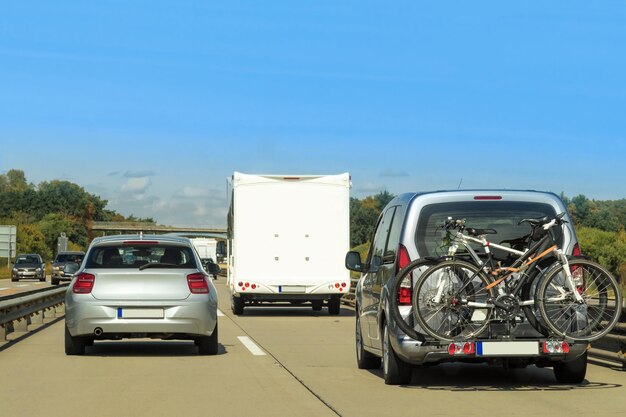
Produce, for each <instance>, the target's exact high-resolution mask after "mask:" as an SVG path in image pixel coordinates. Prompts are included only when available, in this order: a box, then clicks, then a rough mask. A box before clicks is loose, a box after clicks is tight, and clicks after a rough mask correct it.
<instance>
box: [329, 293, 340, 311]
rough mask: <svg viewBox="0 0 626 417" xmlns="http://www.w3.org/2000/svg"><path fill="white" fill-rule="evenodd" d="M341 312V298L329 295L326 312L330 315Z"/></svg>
mask: <svg viewBox="0 0 626 417" xmlns="http://www.w3.org/2000/svg"><path fill="white" fill-rule="evenodd" d="M340 312H341V298H339V297H330V300H328V314H329V315H331V316H337V315H339V313H340Z"/></svg>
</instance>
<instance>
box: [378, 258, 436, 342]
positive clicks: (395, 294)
mask: <svg viewBox="0 0 626 417" xmlns="http://www.w3.org/2000/svg"><path fill="white" fill-rule="evenodd" d="M436 264H437V261H436V260H430V259H416V260H415V261H413V262H411V263H410V264H408V265H407V266H406V267H405V268H404V269H402V270H401V271H400V273H399V274H398V275H397V276H396V279H395V281H394V282H393V285H392V286H391V287H390V289H389V291H390V293H389V294H390V295H389V314H390V315H391V317H392V319H393V320H394V321H395V322H396V324H397V325H398V327H399V328H400V330H402V331H403V332H404V333H405V334H406V335H407V336H409V337H410V338H411V339H414V340H422V341H423V340H424V336H423V335H422V334H420V333H418V332H416V331H415V323H410V322H407V321H406V319H409V320H411V321H413V311H412V308H413V305H412V303H410V302H409V303H408V304H409V305H407V304H406V301H405V300H403V301H404V303H403V304H404V305H405V306H407V307H409V310H410V311H409V312H408V314H405V315H404V316H403V315H402V314H401V313H400V304H399V298H400V296H401V293H400V291H401V290H402V291H403V292H404V294H402V296H403V298H406V292H407V291H408V295H409V296H412V294H413V288H414V283H415V281H416V280H417V278H418V277H419V276H420V275H421V274H422V273H423V272H425V271H426V270H427V269H428V268H430V267H431V266H433V265H436ZM405 313H407V312H406V311H405ZM405 317H406V319H405Z"/></svg>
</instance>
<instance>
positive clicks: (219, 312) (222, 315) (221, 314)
mask: <svg viewBox="0 0 626 417" xmlns="http://www.w3.org/2000/svg"><path fill="white" fill-rule="evenodd" d="M217 317H224V313H222V311H221V310H220V309H219V308H218V309H217Z"/></svg>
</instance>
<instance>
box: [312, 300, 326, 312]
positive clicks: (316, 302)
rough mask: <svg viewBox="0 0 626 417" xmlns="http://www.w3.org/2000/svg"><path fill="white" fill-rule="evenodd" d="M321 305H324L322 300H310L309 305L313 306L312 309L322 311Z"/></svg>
mask: <svg viewBox="0 0 626 417" xmlns="http://www.w3.org/2000/svg"><path fill="white" fill-rule="evenodd" d="M323 305H324V302H323V301H322V300H313V301H311V306H313V311H322V306H323Z"/></svg>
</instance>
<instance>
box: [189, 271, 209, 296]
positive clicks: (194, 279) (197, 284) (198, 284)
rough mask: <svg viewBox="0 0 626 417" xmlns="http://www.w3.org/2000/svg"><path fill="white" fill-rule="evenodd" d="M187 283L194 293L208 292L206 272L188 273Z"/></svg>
mask: <svg viewBox="0 0 626 417" xmlns="http://www.w3.org/2000/svg"><path fill="white" fill-rule="evenodd" d="M187 284H188V285H189V291H191V293H192V294H208V293H209V284H208V283H207V281H206V277H205V276H204V274H201V273H195V274H189V275H187Z"/></svg>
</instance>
